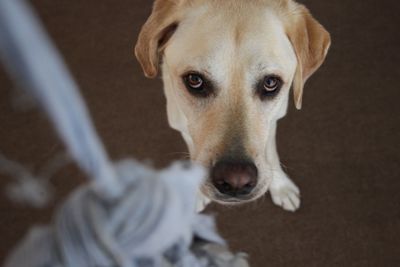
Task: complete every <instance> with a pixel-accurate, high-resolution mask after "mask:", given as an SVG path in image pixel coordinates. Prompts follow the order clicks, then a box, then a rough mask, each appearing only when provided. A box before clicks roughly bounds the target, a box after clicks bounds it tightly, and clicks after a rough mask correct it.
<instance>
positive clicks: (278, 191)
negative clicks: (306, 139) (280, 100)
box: [267, 123, 300, 211]
mask: <svg viewBox="0 0 400 267" xmlns="http://www.w3.org/2000/svg"><path fill="white" fill-rule="evenodd" d="M275 133H276V123H275V124H274V125H272V127H271V132H270V136H269V142H270V144H269V146H267V147H268V149H267V153H268V154H267V157H268V161H269V162H271V164H272V166H273V170H272V181H271V185H270V187H269V192H270V194H271V198H272V201H273V202H274V203H275V204H276V205H278V206H281V207H282V208H283V209H284V210H287V211H295V210H297V209H298V208H299V207H300V190H299V188H298V187H297V186H296V185H295V184H294V183H293V182H292V180H290V178H289V177H288V176H287V174H286V173H285V172H284V171H283V170H282V167H281V165H280V162H279V156H278V151H277V148H276V141H275Z"/></svg>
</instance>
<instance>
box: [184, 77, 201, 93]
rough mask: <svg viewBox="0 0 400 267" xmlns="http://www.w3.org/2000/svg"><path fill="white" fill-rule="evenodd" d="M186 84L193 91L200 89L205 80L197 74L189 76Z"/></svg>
mask: <svg viewBox="0 0 400 267" xmlns="http://www.w3.org/2000/svg"><path fill="white" fill-rule="evenodd" d="M186 82H187V84H188V85H189V86H190V87H191V88H193V89H200V88H201V87H202V86H203V79H202V78H201V77H200V76H199V75H197V74H189V75H188V76H187V78H186Z"/></svg>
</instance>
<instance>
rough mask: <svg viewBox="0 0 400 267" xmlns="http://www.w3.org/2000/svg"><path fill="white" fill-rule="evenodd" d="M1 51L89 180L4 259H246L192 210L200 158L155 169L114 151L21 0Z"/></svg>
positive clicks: (205, 262) (10, 263) (8, 13)
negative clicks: (111, 154) (114, 158)
mask: <svg viewBox="0 0 400 267" xmlns="http://www.w3.org/2000/svg"><path fill="white" fill-rule="evenodd" d="M0 58H1V60H2V61H3V62H4V63H5V66H6V67H7V69H8V70H9V72H10V73H11V74H12V75H13V77H14V78H15V80H16V81H17V82H19V83H20V85H22V87H24V88H26V89H27V90H29V91H30V92H32V93H33V94H34V95H35V97H36V98H37V99H38V101H39V102H40V103H41V105H42V107H43V108H44V109H45V110H46V111H47V114H48V115H49V116H50V119H51V120H52V122H53V124H54V126H55V127H56V129H57V131H58V133H59V135H60V137H61V139H62V140H63V141H64V143H65V145H66V147H67V149H68V151H69V152H70V154H71V156H72V158H73V159H74V160H75V161H76V162H77V163H78V165H79V166H80V167H81V168H82V169H83V170H84V171H85V173H86V174H87V176H88V177H89V178H90V179H91V182H90V183H88V184H87V185H84V186H81V187H80V188H78V189H77V190H76V191H74V192H73V193H72V194H71V195H70V197H69V198H68V199H67V201H66V202H65V203H64V204H63V205H62V207H61V208H60V209H59V210H58V211H57V213H56V215H55V217H54V221H53V223H52V224H51V225H48V226H36V227H34V228H33V229H32V230H31V231H30V232H29V233H28V235H27V237H26V238H25V239H24V240H23V241H22V242H21V243H20V244H19V246H18V247H17V248H16V249H15V250H14V251H13V253H12V254H11V255H10V257H9V258H8V259H7V261H6V264H5V266H6V267H24V266H34V267H36V266H38V267H39V266H40V267H45V266H46V267H47V266H57V267H61V266H63V267H64V266H65V267H66V266H71V267H81V266H82V267H92V266H93V267H114V266H120V267H136V266H140V267H142V266H143V267H144V266H146V267H147V266H149V267H151V266H191V267H192V266H193V267H196V266H221V267H223V266H238V267H241V266H247V263H246V262H245V260H244V258H243V255H242V254H238V255H232V254H231V253H230V252H229V251H227V249H226V247H225V243H224V241H223V240H222V239H221V238H220V237H219V236H218V235H217V234H216V232H215V230H214V222H213V220H212V218H210V217H208V216H205V215H201V214H196V213H195V212H194V210H195V202H196V199H195V196H196V195H197V194H196V193H197V191H198V188H199V185H200V183H201V180H202V177H203V176H204V175H205V173H204V170H203V169H202V168H201V167H199V166H195V165H190V164H189V163H185V162H180V163H179V162H178V163H175V164H173V165H172V166H170V167H169V168H167V169H165V170H162V171H155V170H152V169H150V168H149V167H146V166H143V165H141V164H139V163H138V162H136V161H134V160H124V161H121V162H119V163H112V162H111V161H110V160H109V158H108V156H107V154H106V152H105V149H104V147H103V145H102V143H101V142H100V139H99V138H98V136H97V135H96V132H95V130H94V128H93V125H92V122H91V120H90V119H89V115H88V112H87V110H86V108H85V105H84V102H83V100H82V99H81V97H80V95H79V93H78V90H77V86H76V84H75V83H74V82H73V80H72V78H71V75H70V74H69V73H68V71H67V69H66V67H65V66H64V64H63V62H62V60H61V57H60V56H59V54H58V53H57V51H56V49H55V48H54V47H53V46H52V44H51V41H50V40H49V38H48V37H47V35H46V34H45V32H44V31H43V30H42V27H41V26H40V23H39V22H38V21H37V19H36V17H35V16H34V13H33V12H32V10H31V8H30V7H29V6H28V5H27V3H26V2H25V1H23V0H0ZM26 177H28V175H27V176H26ZM26 179H28V178H26Z"/></svg>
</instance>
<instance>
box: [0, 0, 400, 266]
mask: <svg viewBox="0 0 400 267" xmlns="http://www.w3.org/2000/svg"><path fill="white" fill-rule="evenodd" d="M302 2H303V3H305V4H306V5H307V6H308V7H309V9H310V10H311V11H312V13H313V14H314V15H315V17H316V18H317V19H318V20H319V21H320V22H321V23H322V24H323V25H324V26H325V27H326V28H327V29H328V31H330V33H331V35H332V40H333V43H332V47H331V50H330V52H329V55H328V58H327V61H326V62H325V63H324V65H323V67H322V68H321V69H320V70H319V71H318V72H317V73H316V74H315V75H314V76H313V77H312V78H311V79H310V80H309V81H308V82H307V84H306V91H305V96H304V105H303V110H302V111H296V110H295V109H294V107H293V105H292V104H291V106H290V111H289V114H288V115H287V117H285V118H284V119H283V120H282V121H281V122H280V124H279V131H278V147H279V151H280V155H281V160H282V162H283V164H284V165H285V166H286V170H287V172H288V173H289V174H290V176H291V177H292V178H293V179H294V180H295V182H296V183H297V184H298V185H299V187H300V188H301V192H302V206H301V208H300V210H299V211H297V212H296V213H288V212H285V211H283V210H282V209H280V208H278V207H276V206H274V205H273V204H272V203H271V201H270V197H269V195H266V196H265V198H264V199H262V200H260V201H258V202H255V203H252V204H248V205H244V206H241V207H235V208H232V207H231V208H227V207H222V206H217V205H212V206H211V207H210V208H209V209H208V212H212V213H214V214H216V217H217V219H218V226H219V229H220V231H221V233H222V234H223V235H224V237H225V238H226V239H227V240H228V241H229V243H230V244H231V247H232V248H233V249H234V250H241V251H245V252H247V253H249V255H250V261H251V263H252V266H255V267H263V266H269V267H279V266H307V267H311V266H318V267H320V266H323V267H325V266H326V267H330V266H345V267H348V266H359V267H369V266H371V267H377V266H388V267H392V266H400V193H399V192H400V166H399V162H400V153H399V150H400V142H399V139H400V104H399V103H398V101H399V100H400V53H399V48H400V35H399V32H398V27H399V25H400V16H399V10H400V2H398V1H395V0H381V1H375V0H364V1H355V0H352V1H337V0H332V1H320V0H304V1H302ZM33 4H34V6H35V7H36V8H37V10H38V12H39V14H40V16H41V18H42V19H43V20H44V22H45V24H46V26H47V28H48V30H49V32H50V34H51V36H52V37H53V38H54V40H55V42H56V43H57V45H58V47H59V48H60V50H61V51H62V53H63V55H64V57H65V59H66V61H67V63H68V65H69V67H70V68H71V70H72V72H73V74H74V76H75V78H76V79H77V81H78V83H79V85H80V86H81V89H82V92H83V95H84V96H85V98H86V100H87V103H88V104H89V106H90V110H91V113H92V115H93V118H94V120H95V123H96V126H97V129H98V131H99V133H100V135H101V136H102V138H103V140H104V142H105V143H106V145H107V148H108V150H109V152H110V154H111V155H112V157H113V158H115V159H118V158H122V157H125V156H128V155H132V156H135V157H137V158H140V159H143V160H146V159H151V160H152V161H153V162H154V165H156V166H160V167H161V166H165V165H166V164H168V163H169V162H171V161H172V160H173V159H178V158H181V157H182V155H183V153H182V152H185V151H186V148H185V145H184V143H183V141H182V140H181V137H180V135H179V134H178V133H177V132H175V131H173V130H171V129H170V128H169V127H168V125H167V121H166V114H165V100H164V96H163V93H162V85H161V81H160V79H155V80H148V79H146V78H144V76H143V75H142V71H141V69H140V67H139V65H138V63H137V62H136V60H135V59H134V56H133V52H132V51H133V44H134V42H135V40H136V37H137V34H138V31H139V29H140V26H141V25H142V24H143V22H144V21H145V19H146V18H147V16H148V15H149V12H150V7H151V1H143V0H142V1H139V0H129V1H128V0H118V1H100V0H86V1H71V0H70V1H66V0H59V1H51V0H34V1H33ZM32 52H33V53H34V51H32ZM12 89H13V85H12V84H11V83H10V81H9V79H8V78H7V76H6V75H5V73H4V71H3V70H0V93H1V96H2V97H1V98H0V151H1V152H2V153H4V154H6V155H7V156H8V157H10V158H12V159H15V160H18V161H20V162H23V163H24V164H25V165H26V166H29V167H30V168H31V169H32V170H36V171H39V170H40V169H41V168H42V167H43V166H44V165H45V162H46V161H47V160H49V159H51V158H53V157H54V156H55V155H57V154H58V153H60V152H62V151H63V147H62V145H60V143H59V142H58V140H57V138H56V137H55V135H54V132H53V130H52V129H51V127H50V125H49V123H48V122H47V120H46V118H45V116H44V115H42V114H41V113H40V112H38V111H35V110H30V111H22V110H21V109H19V110H16V109H15V108H14V107H13V105H12V103H13V101H12V100H13V99H14V100H15V95H14V92H15V91H14V90H12ZM83 179H84V178H83V175H82V174H81V173H80V172H79V171H78V170H77V168H76V167H75V166H72V165H71V166H68V167H65V168H63V169H62V170H61V171H60V172H59V173H58V174H57V178H56V179H55V180H54V183H55V186H56V190H57V193H58V197H57V200H56V201H55V202H54V203H53V204H52V205H51V207H49V208H47V209H44V210H35V209H32V208H28V207H23V206H19V205H16V204H13V203H10V202H9V201H8V200H7V199H6V198H5V197H4V194H1V196H0V236H1V242H0V262H1V261H2V260H3V259H4V257H5V255H6V254H7V252H8V251H9V250H10V249H11V247H12V246H14V245H15V244H16V242H17V241H18V240H19V239H20V238H21V237H22V236H23V235H24V233H26V231H27V229H28V227H29V226H30V225H32V224H33V223H45V222H48V220H49V219H50V217H51V211H52V209H53V207H54V206H56V205H57V204H58V203H60V200H61V199H62V198H63V197H64V196H65V195H66V194H67V192H69V191H70V190H71V189H72V188H73V187H75V186H76V185H77V184H79V183H80V182H82V181H83ZM9 181H10V180H9V179H8V178H7V177H5V176H1V177H0V186H1V189H3V188H4V185H6V183H7V182H9Z"/></svg>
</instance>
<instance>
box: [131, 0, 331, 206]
mask: <svg viewBox="0 0 400 267" xmlns="http://www.w3.org/2000/svg"><path fill="white" fill-rule="evenodd" d="M329 45H330V37H329V34H328V33H327V32H326V30H325V29H324V28H323V27H322V26H321V25H320V24H319V23H318V22H317V21H316V20H315V19H314V18H313V17H312V16H311V15H310V13H309V12H308V10H307V9H306V8H305V7H304V6H303V5H300V4H297V3H295V2H294V1H292V0H252V1H247V0H246V1H245V0H157V1H156V2H155V4H154V7H153V12H152V14H151V16H150V17H149V19H148V20H147V22H146V23H145V25H144V26H143V28H142V31H141V33H140V35H139V39H138V42H137V44H136V47H135V53H136V56H137V58H138V60H139V62H140V63H141V65H142V67H143V70H144V73H145V75H146V76H147V77H155V76H156V75H157V73H158V69H159V66H161V67H162V74H163V81H164V89H165V95H166V98H167V112H168V120H169V123H170V125H171V126H172V127H173V128H175V129H177V130H179V131H180V132H181V133H182V135H183V138H184V139H185V141H186V143H187V145H188V147H189V152H190V155H191V158H192V160H194V161H196V162H200V163H201V164H203V165H205V166H207V167H209V169H210V177H209V178H208V179H207V181H206V183H205V184H204V186H203V188H202V191H203V193H205V194H206V195H207V196H208V197H210V198H211V199H213V200H216V201H219V202H226V203H237V202H243V201H248V200H252V199H255V198H257V197H259V196H261V195H263V194H264V193H265V192H266V190H267V188H268V185H269V183H270V181H271V177H272V175H273V171H274V168H275V167H276V166H277V164H279V159H278V158H277V156H275V154H274V153H270V152H269V151H272V150H273V149H275V136H274V135H275V128H276V121H277V120H278V119H279V118H281V117H283V116H284V115H285V114H286V110H287V104H288V98H289V89H290V88H291V87H293V92H294V101H295V105H296V107H297V108H298V109H300V108H301V103H302V94H303V86H304V83H305V81H306V80H307V78H308V77H309V76H310V75H311V74H312V73H313V72H314V71H315V70H316V69H317V68H318V67H319V66H320V65H321V64H322V62H323V60H324V58H325V55H326V53H327V50H328V47H329Z"/></svg>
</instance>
